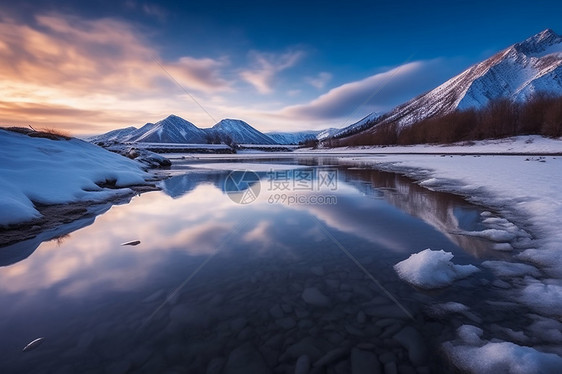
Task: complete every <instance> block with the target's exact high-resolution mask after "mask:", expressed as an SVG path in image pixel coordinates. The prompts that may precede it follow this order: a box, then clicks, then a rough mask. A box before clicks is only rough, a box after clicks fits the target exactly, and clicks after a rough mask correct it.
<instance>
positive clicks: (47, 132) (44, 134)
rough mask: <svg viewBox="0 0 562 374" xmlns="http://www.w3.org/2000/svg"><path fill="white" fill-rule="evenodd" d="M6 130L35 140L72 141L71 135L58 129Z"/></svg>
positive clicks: (20, 128)
mask: <svg viewBox="0 0 562 374" xmlns="http://www.w3.org/2000/svg"><path fill="white" fill-rule="evenodd" d="M3 129H4V130H7V131H12V132H17V133H19V134H24V135H27V136H31V137H33V138H45V139H51V140H70V139H72V136H70V134H69V133H67V132H65V131H63V130H57V129H46V128H42V129H39V130H35V129H34V128H32V127H30V128H27V127H4V128H3Z"/></svg>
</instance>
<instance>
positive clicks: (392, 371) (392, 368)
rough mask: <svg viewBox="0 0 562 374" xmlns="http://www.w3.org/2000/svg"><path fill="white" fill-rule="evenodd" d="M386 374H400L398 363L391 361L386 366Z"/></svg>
mask: <svg viewBox="0 0 562 374" xmlns="http://www.w3.org/2000/svg"><path fill="white" fill-rule="evenodd" d="M384 374H398V368H397V367H396V362H394V361H391V362H387V363H386V364H384Z"/></svg>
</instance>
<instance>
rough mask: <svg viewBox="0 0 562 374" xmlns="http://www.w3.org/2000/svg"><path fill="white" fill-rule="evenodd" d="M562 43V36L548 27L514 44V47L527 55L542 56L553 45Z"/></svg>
mask: <svg viewBox="0 0 562 374" xmlns="http://www.w3.org/2000/svg"><path fill="white" fill-rule="evenodd" d="M561 43H562V37H561V36H560V35H558V34H557V33H555V32H554V31H553V30H552V29H546V30H543V31H541V32H539V33H538V34H535V35H533V36H531V37H530V38H527V39H525V40H524V41H522V42H520V43H517V44H515V45H514V48H515V49H516V50H517V51H519V52H521V53H523V54H525V55H527V56H533V57H541V56H542V55H544V54H545V53H544V52H546V51H549V50H550V49H551V47H552V46H555V45H557V44H561Z"/></svg>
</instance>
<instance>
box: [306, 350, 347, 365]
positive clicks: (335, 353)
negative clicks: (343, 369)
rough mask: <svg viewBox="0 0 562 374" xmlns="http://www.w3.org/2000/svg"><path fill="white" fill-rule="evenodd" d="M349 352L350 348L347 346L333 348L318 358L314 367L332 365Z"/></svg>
mask: <svg viewBox="0 0 562 374" xmlns="http://www.w3.org/2000/svg"><path fill="white" fill-rule="evenodd" d="M348 352H349V349H348V348H345V347H340V348H335V349H332V350H331V351H329V352H328V353H326V354H325V355H324V356H322V357H321V358H319V359H318V360H316V362H315V363H314V367H315V368H316V367H322V366H326V365H331V364H332V363H334V362H336V361H339V360H340V359H342V358H343V357H345V356H346V355H347V354H348Z"/></svg>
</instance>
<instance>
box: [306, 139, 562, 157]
mask: <svg viewBox="0 0 562 374" xmlns="http://www.w3.org/2000/svg"><path fill="white" fill-rule="evenodd" d="M295 152H299V153H329V154H334V153H336V154H338V153H348V154H359V153H360V154H388V153H443V154H454V153H470V154H472V153H482V154H533V155H537V154H562V139H560V138H558V139H551V138H545V137H542V136H540V135H526V136H516V137H511V138H504V139H490V140H479V141H474V142H461V143H453V144H445V145H435V144H417V145H408V146H362V147H338V148H325V149H318V150H311V149H310V148H301V149H298V150H296V151H295Z"/></svg>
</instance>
